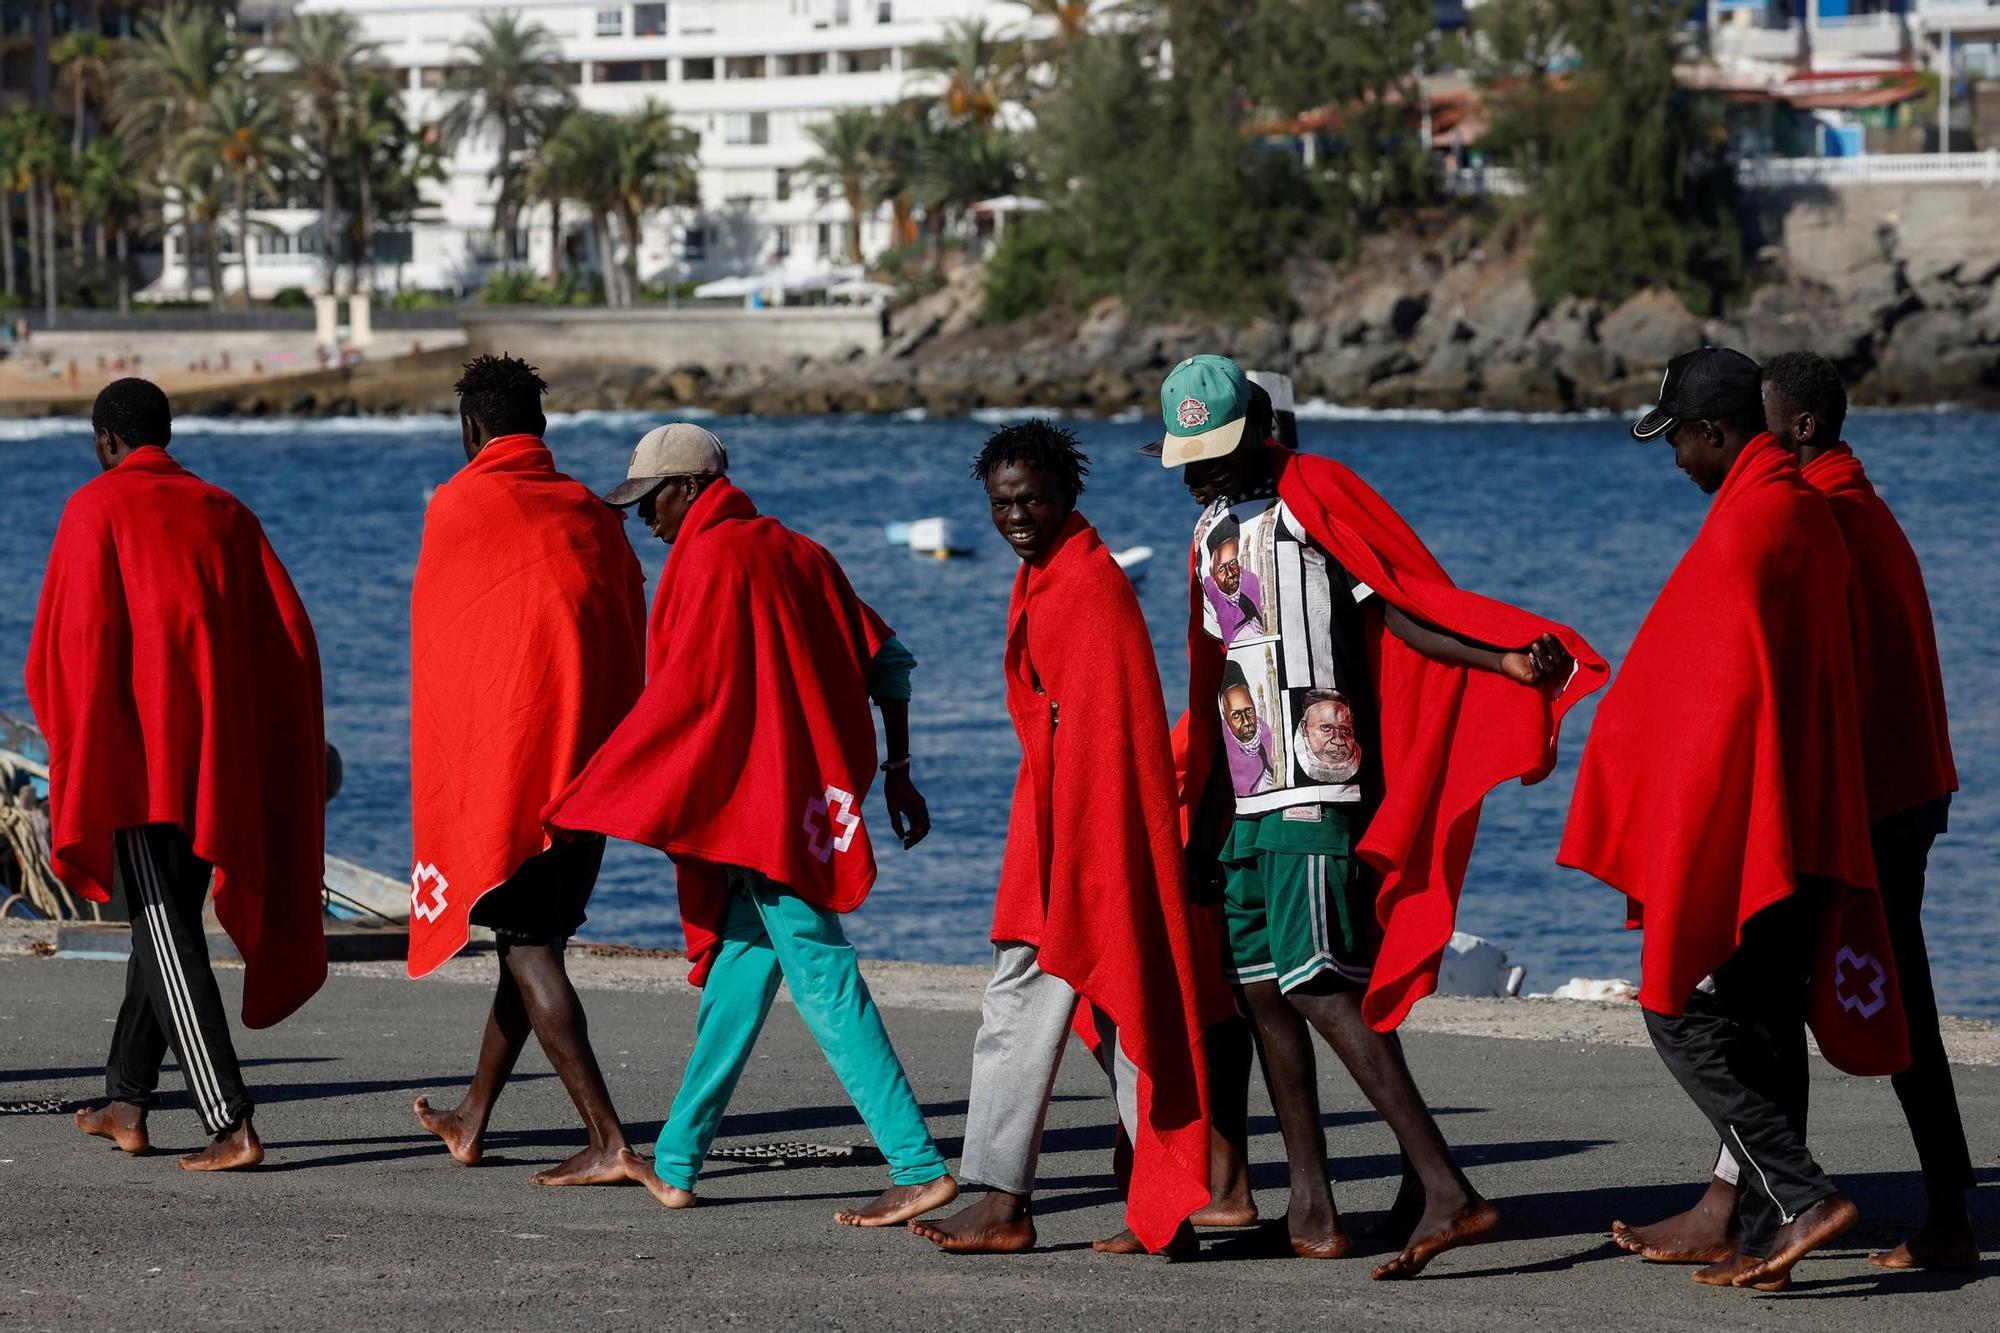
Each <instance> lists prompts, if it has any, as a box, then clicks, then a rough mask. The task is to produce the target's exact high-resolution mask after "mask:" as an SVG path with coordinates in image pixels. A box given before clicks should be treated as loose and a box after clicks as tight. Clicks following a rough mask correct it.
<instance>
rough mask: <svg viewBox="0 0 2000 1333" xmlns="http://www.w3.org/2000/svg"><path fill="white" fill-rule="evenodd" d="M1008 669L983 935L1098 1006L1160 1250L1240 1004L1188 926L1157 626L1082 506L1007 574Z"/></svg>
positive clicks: (1130, 1203)
mask: <svg viewBox="0 0 2000 1333" xmlns="http://www.w3.org/2000/svg"><path fill="white" fill-rule="evenodd" d="M1006 670H1007V711H1008V713H1009V714H1011V715H1012V717H1013V720H1014V731H1015V734H1016V735H1018V736H1019V737H1020V740H1021V772H1020V776H1019V778H1018V779H1016V781H1015V784H1014V805H1013V813H1012V816H1011V818H1010V819H1009V821H1008V828H1007V853H1006V859H1005V861H1004V862H1003V863H1002V865H1001V869H1000V893H999V897H998V899H997V901H996V902H995V904H994V911H993V938H994V939H995V940H996V941H1000V940H1020V941H1023V942H1025V943H1029V944H1033V945H1035V946H1037V947H1038V949H1039V950H1040V958H1039V961H1040V964H1041V967H1042V970H1043V971H1045V972H1047V973H1049V974H1050V975H1052V976H1057V977H1061V978H1062V979H1063V980H1064V981H1067V982H1068V983H1069V984H1070V986H1071V988H1072V989H1074V990H1075V991H1076V992H1077V994H1079V995H1081V996H1082V997H1083V999H1084V1000H1085V1002H1086V1003H1088V1004H1090V1005H1091V1006H1093V1007H1094V1008H1096V1009H1097V1010H1098V1011H1099V1012H1101V1013H1102V1014H1104V1016H1105V1017H1106V1018H1108V1019H1110V1020H1111V1022H1112V1023H1113V1024H1114V1025H1115V1026H1116V1027H1117V1029H1118V1041H1119V1045H1120V1047H1121V1048H1122V1050H1123V1051H1124V1053H1125V1054H1126V1055H1127V1056H1128V1057H1130V1059H1131V1060H1132V1062H1133V1063H1134V1064H1135V1065H1137V1066H1138V1068H1139V1075H1140V1077H1139V1138H1138V1141H1137V1143H1136V1144H1134V1151H1135V1158H1134V1165H1133V1172H1132V1188H1131V1192H1130V1196H1129V1197H1128V1199H1127V1201H1126V1208H1125V1216H1126V1222H1127V1224H1128V1225H1129V1226H1130V1227H1131V1228H1132V1233H1133V1234H1134V1235H1136V1236H1137V1237H1138V1238H1139V1240H1140V1241H1141V1243H1143V1244H1144V1245H1146V1247H1147V1248H1148V1249H1153V1250H1158V1249H1161V1248H1163V1247H1164V1246H1165V1245H1166V1244H1167V1242H1168V1241H1170V1240H1172V1239H1173V1236H1174V1232H1175V1231H1176V1229H1177V1228H1179V1226H1180V1224H1181V1223H1182V1221H1184V1220H1185V1219H1186V1218H1187V1217H1188V1215H1189V1214H1191V1213H1193V1212H1194V1211H1195V1210H1196V1209H1198V1208H1200V1207H1202V1206H1203V1205H1204V1204H1206V1203H1207V1202H1208V1197H1209V1195H1208V1087H1207V1082H1208V1080H1207V1058H1206V1056H1205V1055H1204V1053H1203V1049H1202V1034H1203V1032H1204V1031H1205V1030H1206V1029H1207V1026H1208V1024H1209V1023H1210V1022H1211V1021H1214V1020H1216V1019H1219V1018H1221V1017H1223V1016H1226V1015H1228V1014H1231V1013H1233V1012H1234V1011H1235V1010H1234V1003H1233V1001H1231V999H1230V998H1229V994H1228V992H1227V991H1226V990H1225V989H1224V987H1223V985H1222V981H1221V973H1220V970H1219V967H1218V964H1217V961H1216V960H1215V959H1214V958H1213V957H1209V958H1202V957H1200V956H1199V952H1198V950H1197V947H1196V944H1195V941H1194V932H1193V930H1192V929H1191V927H1190V919H1189V907H1188V897H1187V869H1186V865H1185V862H1184V859H1183V856H1182V851H1181V838H1180V812H1179V804H1178V801H1177V800H1176V798H1175V789H1174V777H1173V753H1172V750H1171V748H1170V746H1169V745H1168V741H1167V722H1166V714H1165V710H1164V708H1163V707H1162V705H1161V692H1160V675H1159V670H1158V667H1157V666H1156V665H1155V663H1154V660H1153V642H1152V636H1151V634H1150V633H1149V632H1148V631H1147V629H1146V620H1145V617H1144V616H1143V615H1142V614H1141V613H1140V610H1139V599H1138V598H1137V597H1135V596H1134V595H1133V593H1132V582H1131V580H1130V579H1128V578H1127V577H1126V576H1125V572H1124V571H1123V570H1121V569H1120V568H1119V567H1118V565H1117V562H1115V561H1114V560H1112V558H1111V553H1110V552H1109V551H1108V550H1106V549H1105V546H1104V543H1103V542H1102V541H1101V540H1100V539H1099V538H1098V535H1097V530H1096V529H1095V528H1093V527H1091V526H1090V525H1089V524H1088V523H1087V522H1085V521H1084V518H1083V516H1082V515H1081V514H1072V515H1071V516H1070V520H1069V525H1068V526H1067V527H1066V528H1065V529H1064V530H1063V534H1062V536H1061V538H1060V539H1059V541H1058V544H1057V545H1056V547H1055V548H1054V549H1053V550H1052V551H1051V552H1050V553H1049V554H1048V555H1047V556H1046V557H1044V558H1043V559H1042V560H1040V561H1037V562H1034V563H1030V564H1024V565H1022V567H1021V570H1020V572H1019V573H1018V574H1016V575H1015V577H1014V595H1013V600H1012V602H1011V604H1010V605H1009V607H1008V632H1007V666H1006ZM1038 685H1039V688H1038ZM1052 709H1053V710H1056V711H1053V712H1052V711H1051V710H1052ZM1092 1026H1093V1027H1094V1025H1092Z"/></svg>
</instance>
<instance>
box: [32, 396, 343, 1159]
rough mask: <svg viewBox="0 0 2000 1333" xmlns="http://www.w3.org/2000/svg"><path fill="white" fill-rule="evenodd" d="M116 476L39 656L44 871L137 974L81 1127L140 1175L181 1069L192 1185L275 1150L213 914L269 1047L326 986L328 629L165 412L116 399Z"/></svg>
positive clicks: (81, 497) (53, 556)
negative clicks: (165, 1096)
mask: <svg viewBox="0 0 2000 1333" xmlns="http://www.w3.org/2000/svg"><path fill="white" fill-rule="evenodd" d="M91 427H92V431H93V433H94V435H95V442H96V450H97V460H98V464H99V466H100V467H102V469H103V472H104V475H102V476H101V477H98V478H96V479H95V480H93V481H91V482H89V483H88V484H86V485H85V486H83V487H82V488H81V489H80V490H78V491H77V493H76V494H75V495H74V496H72V497H71V498H70V502H69V504H68V505H66V506H65V507H64V509H63V517H62V523H61V525H60V526H59V527H58V528H57V529H56V540H55V548H54V549H53V550H52V551H51V552H50V553H49V568H48V573H47V575H46V576H45V577H44V579H43V581H42V597H41V604H40V606H39V607H38V608H37V609H36V613H35V629H34V636H33V640H32V641H31V642H30V644H29V647H28V698H29V700H30V702H31V703H32V705H33V707H34V710H35V719H36V721H37V723H39V724H40V726H41V729H42V733H43V735H45V736H46V737H47V738H48V743H49V756H50V758H49V809H50V824H51V853H52V855H51V862H52V864H53V865H54V867H55V871H56V874H57V876H58V877H60V878H61V880H62V881H63V883H64V884H66V885H67V886H69V887H70V888H71V889H73V890H75V891H76V892H77V893H80V894H81V895H83V896H84V897H86V898H89V899H91V900H93V901H96V902H108V901H110V899H111V892H110V891H111V890H113V889H114V888H115V890H116V891H117V892H118V894H119V895H120V896H121V897H122V899H123V901H124V903H125V904H126V906H127V907H128V908H129V909H130V912H131V919H132V957H131V961H130V963H129V964H128V965H127V967H126V969H125V1001H124V1004H123V1005H122V1006H121V1007H120V1009H119V1011H118V1021H117V1026H116V1027H115V1028H114V1029H113V1030H112V1035H111V1057H110V1059H109V1061H108V1062H107V1064H106V1067H105V1091H106V1093H107V1094H108V1096H109V1098H110V1101H109V1103H108V1104H107V1105H105V1106H103V1107H100V1108H96V1109H93V1110H85V1111H79V1112H78V1113H77V1116H76V1123H77V1127H78V1128H80V1129H82V1130H83V1131H84V1132H85V1133H86V1134H93V1135H96V1136H98V1137H100V1138H107V1139H110V1140H111V1141H112V1142H114V1143H116V1144H117V1145H118V1146H119V1147H120V1148H122V1149H124V1150H125V1151H126V1152H130V1153H142V1152H145V1151H147V1149H148V1148H149V1147H150V1144H151V1140H150V1137H149V1134H148V1129H147V1123H146V1122H147V1117H148V1113H149V1112H150V1111H151V1109H152V1107H153V1105H154V1093H155V1089H156V1088H157V1087H158V1085H159V1078H160V1064H161V1062H162V1061H163V1060H164V1059H165V1058H166V1054H167V1049H168V1047H169V1046H171V1047H172V1048H173V1051H174V1054H175V1056H176V1058H177V1059H178V1060H179V1061H180V1066H181V1069H182V1071H183V1073H184V1076H185V1077H186V1080H187V1085H188V1095H189V1097H190V1099H191V1100H192V1101H193V1102H194V1104H195V1108H196V1110H198V1111H199V1112H200V1114H201V1120H202V1124H203V1126H204V1127H205V1128H206V1129H207V1130H208V1132H209V1134H210V1136H211V1139H212V1141H211V1142H210V1144H209V1146H208V1147H207V1148H204V1149H203V1150H201V1151H200V1152H195V1153H189V1154H188V1155H186V1156H184V1157H182V1158H181V1159H180V1164H181V1166H182V1167H183V1168H184V1169H186V1170H189V1171H228V1170H233V1169H237V1168H242V1167H250V1166H255V1165H257V1164H258V1163H259V1162H261V1161H262V1160H263V1159H264V1146H263V1144H262V1143H261V1142H260V1141H259V1140H258V1138H257V1131H256V1130H255V1129H254V1128H253V1127H252V1125H251V1115H252V1110H253V1107H252V1103H251V1098H250V1093H249V1090H248V1089H247V1088H245V1087H244V1085H243V1075H242V1071H241V1068H240V1067H239V1065H238V1063H237V1059H236V1049H235V1045H234V1043H233V1042H232V1041H231V1039H230V1035H229V1018H228V1015H227V1014H226V1013H225V1011H224V1010H223V1007H222V993H221V991H220V989H219V988H218V987H217V986H216V983H215V973H214V971H213V970H212V969H211V968H210V966H209V961H208V941H207V937H206V935H205V934H204V931H203V927H202V904H203V902H204V901H205V900H206V899H207V897H208V894H209V886H210V882H211V879H212V880H213V883H214V889H215V915H216V918H217V919H218V920H219V921H220V922H221V923H222V927H223V929H224V930H226V931H227V932H228V933H229V937H230V938H231V939H232V940H233V941H235V942H236V945H237V948H238V949H239V951H240V952H241V953H242V955H243V962H244V977H243V1022H244V1024H245V1025H246V1026H248V1027H253V1028H261V1027H270V1026H271V1025H272V1024H274V1023H277V1022H279V1021H281V1020H282V1019H284V1018H285V1017H286V1016H288V1015H289V1014H291V1013H292V1012H293V1011H294V1010H296V1009H297V1008H298V1007H299V1006H300V1005H302V1004H304V1003H305V1002H306V1001H307V1000H309V999H311V998H312V996H313V994H314V993H315V992H316V991H318V990H319V988H320V985H321V984H322V983H323V982H324V981H325V980H326V938H325V933H324V926H323V924H322V918H321V913H320V884H321V880H322V877H323V875H324V873H325V861H324V851H325V846H326V812H325V805H326V799H325V798H326V783H327V773H328V766H329V765H328V751H327V748H326V733H325V724H324V720H323V715H322V712H321V705H320V675H319V648H318V645H317V643H316V642H315V640H314V638H313V631H312V622H311V621H310V620H309V619H308V618H307V616H306V612H305V607H304V606H303V605H302V604H301V603H300V601H299V597H298V593H297V592H296V591H294V590H293V588H292V582H291V579H290V577H289V576H288V575H287V574H286V573H285V567H284V565H283V564H281V563H280V562H279V560H278V557H277V554H276V553H275V552H274V551H273V550H272V549H271V544H270V542H269V541H267V540H266V539H265V536H264V530H263V528H262V526H260V525H259V524H258V522H257V519H256V516H255V515H253V514H252V513H251V512H250V511H249V510H248V509H246V508H245V507H244V506H243V504H242V502H241V501H239V500H237V499H236V497H234V496H232V495H230V494H229V493H228V492H226V491H222V490H219V489H217V488H216V487H214V486H211V485H209V484H208V483H206V482H204V481H202V480H201V479H200V478H198V477H196V476H195V475H194V474H193V473H192V472H189V471H188V470H187V469H186V468H183V467H182V466H181V465H180V464H179V463H177V462H175V461H174V460H173V459H172V458H171V457H170V456H169V455H168V454H167V446H168V443H169V442H170V440H171V439H172V436H173V420H172V412H171V410H170V408H169V406H168V404H167V396H166V395H165V394H164V393H162V392H160V390H159V389H158V387H156V386H155V385H153V384H151V383H150V382H148V381H146V380H140V379H122V380H117V381H115V382H113V383H111V384H109V385H107V386H105V388H104V391H103V392H102V393H100V394H98V396H97V402H96V404H95V406H94V407H93V408H92V409H91Z"/></svg>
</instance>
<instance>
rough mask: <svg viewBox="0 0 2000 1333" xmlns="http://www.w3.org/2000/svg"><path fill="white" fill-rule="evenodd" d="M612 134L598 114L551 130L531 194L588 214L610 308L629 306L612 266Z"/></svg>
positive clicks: (578, 115) (579, 114)
mask: <svg viewBox="0 0 2000 1333" xmlns="http://www.w3.org/2000/svg"><path fill="white" fill-rule="evenodd" d="M616 134H617V132H616V130H615V129H614V128H613V126H612V122H611V117H609V116H607V115H605V114H603V113H602V112H598V111H573V112H571V113H570V114H569V115H568V116H566V117H565V118H564V119H563V122H562V124H560V125H559V126H557V127H556V131H555V133H554V134H552V135H550V136H549V141H548V143H547V144H546V145H544V146H543V149H542V153H541V157H540V159H539V161H538V163H537V169H536V181H535V192H536V193H537V194H538V195H540V196H541V197H542V198H544V199H546V200H548V201H549V202H550V203H551V204H552V205H556V204H558V203H559V201H560V200H563V199H574V200H575V201H576V202H578V203H580V204H582V205H583V206H584V208H585V209H587V210H588V211H589V213H590V231H591V240H592V241H593V243H594V244H595V245H596V248H597V257H598V263H599V264H600V265H602V267H603V277H604V299H605V301H606V302H607V303H608V304H610V305H614V306H619V305H627V304H629V301H628V300H627V299H626V295H625V293H624V291H623V290H622V287H621V282H622V279H623V276H624V275H623V274H622V273H621V272H620V271H619V268H618V265H617V264H616V263H615V262H614V259H613V251H612V244H611V214H612V212H613V210H614V209H615V208H616V207H617V198H616V189H615V179H614V178H615V168H616V161H617V157H618V149H617V143H616Z"/></svg>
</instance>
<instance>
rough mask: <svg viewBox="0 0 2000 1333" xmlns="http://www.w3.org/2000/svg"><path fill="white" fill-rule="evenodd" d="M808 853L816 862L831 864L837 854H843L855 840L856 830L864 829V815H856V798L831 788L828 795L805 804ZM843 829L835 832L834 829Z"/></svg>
mask: <svg viewBox="0 0 2000 1333" xmlns="http://www.w3.org/2000/svg"><path fill="white" fill-rule="evenodd" d="M804 827H805V831H806V850H807V851H809V852H811V853H812V854H813V857H814V858H815V859H816V860H820V861H830V860H832V859H833V854H834V853H835V852H844V851H846V850H847V848H848V846H849V845H850V844H851V843H853V841H854V831H855V830H856V829H858V828H860V827H861V816H860V815H857V814H855V813H854V795H853V793H851V792H844V791H842V790H841V789H840V788H838V787H835V786H831V785H829V786H828V787H827V789H826V794H825V795H823V796H815V797H813V798H812V799H811V800H808V801H807V802H806V817H805V821H804ZM835 829H838V830H840V831H839V832H838V833H835V832H834V830H835Z"/></svg>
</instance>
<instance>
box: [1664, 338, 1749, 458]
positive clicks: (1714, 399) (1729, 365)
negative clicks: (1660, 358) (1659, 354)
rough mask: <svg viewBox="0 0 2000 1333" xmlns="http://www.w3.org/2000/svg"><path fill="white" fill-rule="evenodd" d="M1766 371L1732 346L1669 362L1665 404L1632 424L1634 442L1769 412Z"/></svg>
mask: <svg viewBox="0 0 2000 1333" xmlns="http://www.w3.org/2000/svg"><path fill="white" fill-rule="evenodd" d="M1763 378H1764V372H1763V369H1762V368H1761V367H1760V366H1758V364H1757V363H1756V362H1755V361H1752V360H1751V359H1750V358H1749V357H1747V356H1745V355H1743V353H1741V352H1739V351H1737V350H1736V349H1735V348H1733V347H1698V348H1696V349H1695V350H1694V351H1692V352H1682V353H1681V354H1680V355H1679V356H1677V357H1675V358H1674V359H1673V360H1671V361H1669V362H1667V373H1666V375H1665V377H1664V378H1662V379H1661V380H1660V403H1659V406H1658V407H1655V408H1654V409H1653V410H1652V411H1650V412H1648V413H1646V415H1645V416H1643V417H1640V418H1639V419H1638V420H1637V421H1635V422H1633V423H1632V438H1633V439H1635V440H1656V439H1658V438H1659V437H1660V436H1662V435H1665V434H1667V433H1668V432H1670V431H1672V430H1673V428H1674V427H1675V426H1678V425H1679V424H1680V423H1681V422H1683V421H1735V420H1739V419H1741V418H1743V417H1747V416H1757V415H1760V414H1761V413H1762V412H1763V410H1764V395H1763V389H1762V385H1763Z"/></svg>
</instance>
